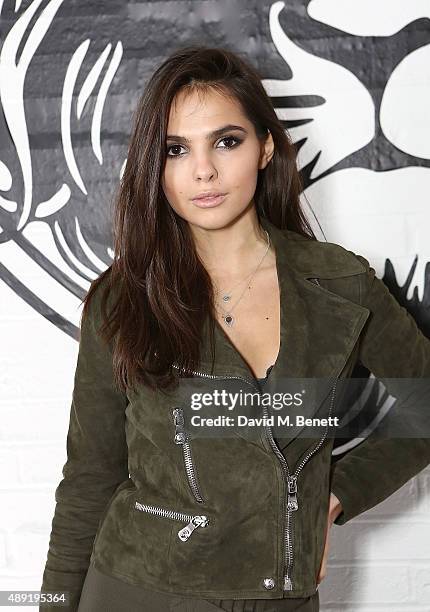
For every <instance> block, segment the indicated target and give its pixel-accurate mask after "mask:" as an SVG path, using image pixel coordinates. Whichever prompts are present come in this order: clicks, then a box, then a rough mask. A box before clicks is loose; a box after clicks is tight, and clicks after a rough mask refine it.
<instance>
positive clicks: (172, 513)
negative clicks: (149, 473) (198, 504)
mask: <svg viewBox="0 0 430 612" xmlns="http://www.w3.org/2000/svg"><path fill="white" fill-rule="evenodd" d="M134 507H135V509H136V510H139V511H141V512H148V513H149V514H154V515H155V516H161V517H163V518H170V519H174V520H176V521H182V522H183V523H187V524H186V525H185V527H182V529H180V530H179V531H178V538H179V539H180V540H181V541H182V542H186V541H187V540H188V538H189V537H190V536H191V534H192V533H193V531H194V530H195V529H197V528H198V527H206V526H207V525H208V524H209V519H208V517H207V516H204V515H201V514H186V513H184V512H177V511H176V510H166V509H165V508H160V506H150V505H148V504H142V503H140V502H138V501H135V502H134Z"/></svg>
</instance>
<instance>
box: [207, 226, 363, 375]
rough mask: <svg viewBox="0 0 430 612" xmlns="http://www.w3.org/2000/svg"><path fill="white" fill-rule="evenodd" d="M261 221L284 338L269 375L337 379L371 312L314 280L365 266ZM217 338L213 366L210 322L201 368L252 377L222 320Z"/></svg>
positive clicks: (336, 249)
mask: <svg viewBox="0 0 430 612" xmlns="http://www.w3.org/2000/svg"><path fill="white" fill-rule="evenodd" d="M261 224H262V226H263V227H264V229H266V230H267V231H268V233H269V235H270V239H271V242H272V244H273V246H274V249H275V252H276V267H277V274H278V282H279V288H280V341H281V342H280V349H279V353H278V357H277V359H276V361H275V364H274V367H273V368H272V370H271V372H270V375H269V379H275V380H276V379H280V378H284V377H285V378H290V377H291V378H336V377H337V376H338V375H339V373H340V372H341V371H342V369H343V367H344V365H345V364H346V362H347V360H348V357H349V355H350V354H351V352H352V350H353V348H354V345H355V343H356V341H357V339H358V336H359V334H360V332H361V330H362V328H363V326H364V323H365V322H366V319H367V317H368V316H369V312H370V311H369V310H368V309H367V308H365V307H363V306H360V305H359V304H356V303H355V302H352V301H351V300H348V299H346V298H345V297H342V296H341V295H339V294H337V293H336V294H335V293H333V292H330V291H328V290H327V289H324V288H323V287H321V286H318V285H317V284H315V283H314V282H312V281H311V280H309V279H311V278H318V279H330V278H338V277H345V276H350V275H355V274H360V273H363V272H364V270H365V269H364V266H363V265H362V263H361V262H360V261H359V260H358V259H356V258H355V257H354V256H352V255H351V253H350V252H349V251H347V250H345V249H341V248H339V247H338V246H337V245H331V244H330V243H321V242H319V241H310V240H308V239H306V238H304V237H303V236H301V235H300V234H297V233H296V232H293V231H291V230H286V229H282V230H281V229H279V228H278V227H276V226H275V225H273V224H272V223H271V222H269V221H268V220H267V219H265V218H261ZM214 340H215V365H214V369H213V370H211V363H212V362H211V359H210V346H209V327H208V322H207V323H206V325H205V329H204V333H203V345H202V353H201V363H200V366H199V368H198V370H199V371H200V372H202V373H206V374H212V375H215V376H239V377H244V378H246V379H247V380H249V381H253V378H254V376H253V372H252V370H251V369H250V367H249V366H248V364H247V363H246V361H245V359H244V358H243V357H242V355H241V354H240V353H239V351H238V350H237V349H236V348H235V347H234V345H233V344H232V342H231V341H230V339H229V338H228V336H227V334H226V332H225V331H224V329H223V328H222V326H221V324H220V323H218V322H217V321H215V337H214Z"/></svg>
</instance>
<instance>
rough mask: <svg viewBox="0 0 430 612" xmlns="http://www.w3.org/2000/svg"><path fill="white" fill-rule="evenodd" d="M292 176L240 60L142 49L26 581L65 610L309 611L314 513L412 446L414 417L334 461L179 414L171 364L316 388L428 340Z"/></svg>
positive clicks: (410, 464)
mask: <svg viewBox="0 0 430 612" xmlns="http://www.w3.org/2000/svg"><path fill="white" fill-rule="evenodd" d="M300 192H301V182H300V177H299V173H298V170H297V167H296V156H295V150H294V147H293V145H292V144H291V141H290V139H289V137H288V134H287V133H286V132H285V130H284V128H283V126H282V124H281V123H280V121H279V120H278V118H277V116H276V113H275V111H274V109H273V107H272V105H271V103H270V99H269V98H268V97H267V95H266V93H265V91H264V89H263V87H262V85H261V77H260V75H259V74H258V73H257V72H256V71H255V70H254V69H253V68H252V67H251V66H250V65H248V64H247V63H246V62H244V61H243V60H242V59H240V58H239V57H238V56H236V55H234V54H233V53H231V52H229V51H226V50H223V49H213V48H205V47H189V48H185V49H181V50H179V51H178V52H176V53H175V54H174V55H173V56H171V57H170V58H168V59H167V60H166V61H165V62H164V63H163V64H162V65H161V66H160V67H159V68H158V70H157V71H156V72H155V74H154V75H153V76H152V78H151V79H150V81H149V83H148V85H147V88H146V90H145V92H144V94H143V96H142V99H141V101H140V104H139V106H138V109H137V113H136V116H135V122H134V129H133V133H132V136H131V141H130V147H129V154H128V157H127V163H126V166H125V170H124V175H123V177H122V180H121V185H120V190H119V194H118V198H117V201H116V209H115V259H114V261H113V263H112V265H111V266H110V268H109V269H108V270H106V272H104V273H103V274H101V275H100V277H99V278H98V279H96V280H95V281H94V282H93V283H92V284H91V288H90V290H89V292H88V294H87V296H86V298H85V308H84V311H83V316H82V324H81V337H80V345H79V357H78V363H77V370H76V374H75V386H74V391H73V401H72V409H71V416H70V425H69V433H68V459H67V462H66V464H65V466H64V469H63V476H64V478H63V480H62V481H61V483H60V484H59V486H58V488H57V491H56V502H57V504H56V510H55V515H54V519H53V524H52V533H51V539H50V546H49V551H48V559H47V563H46V567H45V572H44V577H43V586H42V590H48V589H49V590H52V589H55V590H57V591H59V590H64V591H68V592H69V593H70V595H71V603H70V605H69V608H68V609H69V610H77V609H78V608H79V612H88V611H90V610H91V612H98V611H99V610H100V611H102V610H103V611H105V610H111V611H117V610H118V611H119V610H123V609H124V610H127V611H134V610H148V611H151V612H152V611H154V612H156V611H158V610H176V611H180V610H182V611H185V610H187V611H191V610H195V611H204V610H208V611H209V610H234V611H238V610H242V611H251V610H253V611H256V610H258V611H263V610H264V611H266V612H271V611H275V610H284V611H293V610H300V611H302V612H311V611H316V610H318V609H319V595H318V590H317V585H318V583H320V582H321V580H322V579H323V578H324V576H325V573H326V560H327V555H328V541H329V534H330V528H331V525H332V523H333V522H334V521H336V523H337V524H344V523H345V522H347V521H349V520H350V519H351V518H353V517H354V516H356V515H357V514H359V513H360V512H364V511H365V510H367V509H368V508H371V507H372V506H374V505H376V504H377V503H379V502H380V501H382V500H383V499H385V498H386V497H388V496H389V495H390V494H391V493H392V492H393V491H395V490H396V489H398V488H399V487H400V486H402V485H403V484H404V483H405V482H406V481H407V480H408V479H410V478H412V476H414V475H415V474H417V473H418V472H419V471H420V470H422V469H423V468H424V467H425V466H426V465H427V464H428V463H429V462H430V445H429V442H428V440H421V439H415V440H412V442H413V444H408V442H409V441H408V440H401V441H400V442H401V444H396V441H395V440H375V439H373V438H372V437H370V438H369V439H368V440H366V441H365V442H364V443H363V444H361V445H360V446H359V447H357V448H356V449H354V450H353V451H350V452H349V453H347V455H346V456H345V457H343V458H342V459H341V460H339V461H337V462H336V463H335V464H332V463H331V451H332V446H333V444H332V443H333V440H332V439H330V438H329V437H327V430H326V431H325V432H323V434H322V435H320V436H319V437H317V438H316V439H313V440H312V439H311V440H309V437H308V438H304V437H293V436H290V437H288V438H287V439H286V440H285V437H284V438H282V437H279V438H275V437H274V435H273V431H272V430H271V427H270V425H264V427H263V429H262V430H260V431H259V433H258V435H257V437H256V438H255V439H251V438H250V436H248V434H247V432H239V431H237V432H236V433H235V434H234V435H232V436H219V437H217V436H216V435H212V436H208V437H199V436H198V435H196V434H195V433H194V432H193V431H192V428H191V426H190V420H189V415H188V413H187V412H186V409H187V407H188V400H185V397H186V395H185V393H184V390H183V388H181V386H180V384H179V383H180V382H181V381H182V379H184V378H185V379H188V380H190V379H191V381H196V382H195V384H196V385H197V380H199V382H200V381H201V382H203V383H214V384H215V385H216V384H218V385H219V389H220V390H221V389H225V388H226V385H227V383H234V384H236V385H237V387H238V388H239V387H240V388H241V390H246V391H250V390H253V391H255V390H257V391H258V392H261V391H262V390H263V388H264V387H263V386H264V385H265V384H276V382H277V381H280V379H281V378H283V377H298V378H300V377H309V378H317V377H319V378H323V377H326V378H327V379H329V380H330V381H331V384H330V393H329V394H327V393H326V394H325V395H324V398H323V400H324V401H323V400H321V406H323V407H324V410H325V406H326V404H327V402H328V403H329V405H330V408H329V410H331V409H332V406H333V402H334V397H335V392H336V384H337V381H338V380H339V379H341V378H346V377H348V376H349V375H350V373H351V371H352V369H353V367H354V365H355V364H356V363H357V362H358V361H360V362H361V363H363V364H364V365H365V366H366V367H368V368H369V369H371V371H372V372H374V374H375V375H376V376H384V377H389V376H399V377H411V378H412V377H425V376H428V375H429V374H430V342H429V341H428V340H427V338H425V336H424V335H423V334H422V333H421V332H420V331H419V330H418V328H417V326H416V324H415V322H414V321H413V320H412V318H411V317H410V316H409V315H407V314H406V312H405V311H404V309H402V308H401V307H400V306H399V304H398V303H397V302H396V301H395V299H394V298H393V297H392V296H391V294H390V293H389V291H388V289H387V288H386V287H385V285H384V284H383V283H382V282H381V281H380V280H379V279H377V278H376V277H375V275H374V270H373V268H370V266H369V263H368V262H367V260H365V259H364V258H363V257H361V256H359V255H355V254H354V253H352V252H350V251H346V250H345V249H343V248H342V247H340V246H338V245H334V244H332V243H320V242H318V241H317V240H316V239H315V236H314V235H313V233H312V230H311V229H310V227H309V225H308V223H307V221H306V219H305V217H304V215H303V213H302V211H301V208H300V202H299V195H300ZM114 298H115V299H114ZM108 304H109V308H108V307H107V306H108ZM102 324H103V325H102ZM405 345H409V346H410V348H411V351H413V354H412V358H411V357H410V356H408V358H407V359H406V357H405V350H404V349H405ZM332 383H333V384H332ZM326 400H327V401H326ZM319 404H320V402H319V400H318V406H319ZM263 410H264V414H265V415H266V412H265V410H266V409H263ZM323 412H324V411H323ZM324 414H325V413H324ZM386 473H388V475H389V478H387V479H386V481H385V484H382V482H381V478H382V476H383V475H385V474H386ZM376 483H378V486H377V487H376V486H375V484H376ZM79 600H80V602H79ZM78 602H79V603H78ZM47 607H49V606H44V607H41V609H44V610H46V609H47Z"/></svg>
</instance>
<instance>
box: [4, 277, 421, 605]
mask: <svg viewBox="0 0 430 612" xmlns="http://www.w3.org/2000/svg"><path fill="white" fill-rule="evenodd" d="M0 303H1V304H3V305H6V307H5V306H3V309H2V313H3V318H2V319H0V333H1V346H2V351H1V353H0V386H1V395H0V410H1V415H2V419H1V428H0V503H1V505H0V521H1V522H0V590H9V589H22V590H38V589H39V588H40V585H41V580H42V572H43V567H44V564H45V560H46V552H47V547H48V539H49V533H50V528H51V520H52V516H53V511H54V503H55V500H54V491H55V488H56V486H57V485H58V482H59V480H60V478H61V468H62V466H63V464H64V461H65V458H66V448H65V445H66V434H67V427H68V419H69V410H70V401H71V393H72V385H73V376H74V369H75V366H76V358H77V350H78V345H77V342H76V341H74V340H72V339H71V338H69V337H68V336H66V335H65V334H64V333H62V332H60V331H59V330H57V329H56V328H55V327H54V326H53V325H52V324H51V323H49V322H48V321H47V320H46V319H44V318H43V317H41V316H38V315H37V314H35V313H34V311H33V310H32V309H31V308H30V307H29V306H27V305H26V304H25V303H24V302H23V301H22V300H21V299H19V298H18V297H17V296H16V295H15V294H14V293H13V292H12V291H11V290H10V289H9V287H7V286H6V285H5V284H4V283H2V282H1V281H0ZM429 541H430V468H427V469H426V470H424V471H423V472H422V473H421V474H420V476H419V477H417V478H415V479H413V480H412V481H410V482H409V483H407V484H406V485H405V486H404V487H403V488H402V489H400V490H399V491H397V492H396V493H395V494H394V495H393V496H392V497H390V498H389V499H388V500H385V501H384V502H383V503H382V504H380V505H379V506H378V507H377V508H373V509H372V510H370V511H369V512H366V513H365V514H362V515H360V516H359V517H356V518H355V519H354V520H352V521H351V522H350V523H348V524H347V525H343V526H337V525H335V526H334V527H333V529H332V531H331V537H330V559H329V566H328V574H327V576H326V578H325V579H324V580H323V582H322V583H321V585H320V587H319V591H320V599H321V610H322V611H324V612H334V611H339V610H342V612H361V611H363V612H385V611H387V612H412V611H413V612H417V611H420V612H429V610H430V559H429V556H430V555H429ZM18 609H22V610H28V609H31V608H28V607H24V606H14V607H5V608H2V610H11V611H13V610H18Z"/></svg>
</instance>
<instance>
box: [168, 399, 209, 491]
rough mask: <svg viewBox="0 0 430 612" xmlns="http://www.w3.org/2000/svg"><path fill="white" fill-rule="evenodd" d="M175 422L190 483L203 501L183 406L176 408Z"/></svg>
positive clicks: (176, 437)
mask: <svg viewBox="0 0 430 612" xmlns="http://www.w3.org/2000/svg"><path fill="white" fill-rule="evenodd" d="M172 414H173V422H174V424H175V438H174V441H175V444H181V445H182V452H183V456H184V465H185V471H186V473H187V478H188V483H189V485H190V488H191V492H192V493H193V495H194V497H195V499H196V500H197V501H198V502H199V503H203V502H204V499H203V497H202V494H201V493H200V487H199V484H198V480H197V471H196V468H195V465H194V461H193V456H192V453H191V445H190V442H189V440H188V433H187V431H186V429H185V420H184V411H183V409H182V408H174V410H173V413H172Z"/></svg>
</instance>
